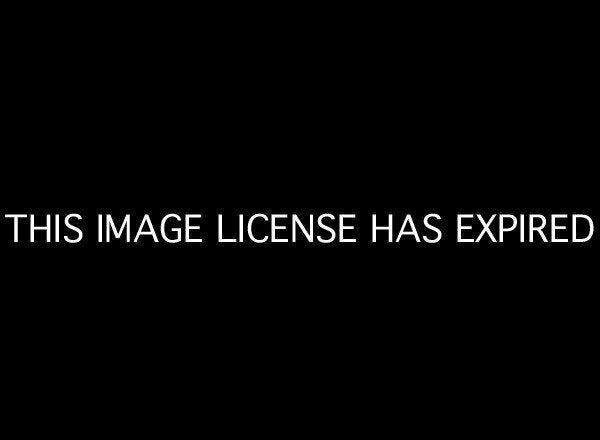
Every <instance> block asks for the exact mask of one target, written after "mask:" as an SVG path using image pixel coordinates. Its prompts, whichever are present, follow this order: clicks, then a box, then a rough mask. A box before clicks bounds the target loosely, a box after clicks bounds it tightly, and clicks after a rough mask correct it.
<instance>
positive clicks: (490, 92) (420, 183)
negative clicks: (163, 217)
mask: <svg viewBox="0 0 600 440" xmlns="http://www.w3.org/2000/svg"><path fill="white" fill-rule="evenodd" d="M52 12H54V13H56V12H57V11H52ZM153 12H157V11H153ZM163 12H164V11H163ZM247 12H248V14H250V13H251V12H252V13H253V14H252V15H248V14H246V12H240V11H239V10H237V9H236V11H228V12H227V13H225V14H224V15H222V14H221V15H216V14H215V13H214V12H207V11H205V12H195V13H193V14H190V15H188V14H185V13H184V12H183V11H181V12H178V13H176V14H175V15H173V16H171V15H167V14H166V13H165V15H164V16H163V14H162V12H161V13H160V14H159V15H160V18H156V16H155V15H152V18H151V17H150V16H147V15H146V14H145V13H141V12H140V11H137V12H136V13H134V14H131V15H130V14H127V15H125V14H124V13H123V12H122V13H119V14H115V15H114V16H112V15H111V16H110V17H107V18H102V19H100V18H99V17H100V16H102V17H104V15H97V14H100V12H97V13H96V12H95V13H94V14H92V15H85V19H83V18H82V16H78V17H77V19H75V18H73V19H65V22H64V23H63V21H62V20H61V21H58V20H50V19H48V17H49V16H46V17H45V16H44V14H43V13H41V14H39V15H40V16H36V17H35V19H34V18H33V15H36V14H34V13H33V12H32V11H29V12H28V14H26V15H25V16H23V17H24V21H19V22H18V24H16V25H15V26H14V29H12V28H11V29H10V30H8V31H7V39H6V44H5V52H4V55H3V66H4V67H3V70H4V72H3V73H4V74H5V79H4V80H3V85H4V87H3V96H4V99H3V109H4V111H3V113H4V114H3V124H2V125H3V133H4V136H3V137H4V142H3V153H2V154H3V160H2V173H1V176H2V177H1V178H2V201H1V202H2V213H3V214H4V213H6V212H27V213H34V212H36V213H42V212H43V213H67V212H79V213H82V214H85V215H86V216H91V215H94V214H95V213H97V212H106V211H109V210H110V211H111V212H127V211H129V212H136V213H143V212H149V213H152V214H154V215H159V214H161V213H165V212H170V211H174V212H179V213H186V212H189V213H202V214H203V215H205V217H206V218H207V219H211V220H212V221H214V216H215V215H216V213H218V212H223V211H226V212H238V211H243V212H267V213H269V212H274V213H282V212H283V213H316V214H318V213H320V212H334V213H336V212H355V213H358V214H359V215H360V216H361V243H360V244H357V245H347V246H346V245H344V246H342V245H334V246H329V247H322V246H321V247H319V246H314V247H311V246H289V245H283V246H275V245H273V246H267V247H260V248H253V247H244V248H231V247H228V248H219V247H217V246H215V245H214V244H213V245H211V244H210V243H209V244H207V245H206V246H198V247H189V246H188V247H185V246H183V247H179V246H178V247H173V248H168V247H158V248H156V247H152V246H139V247H133V246H132V247H129V248H128V247H126V246H125V247H118V246H117V247H98V246H96V245H94V244H93V243H87V244H82V245H80V246H75V247H66V248H65V247H56V246H55V247H53V246H14V245H11V244H10V243H9V242H8V240H7V239H6V238H7V237H6V235H7V231H6V230H5V229H6V225H5V224H4V225H3V234H4V241H3V247H2V253H3V255H4V256H5V257H6V258H4V259H3V263H2V264H3V270H2V273H3V278H4V281H3V286H6V287H3V288H2V292H3V294H2V301H3V303H4V304H3V307H2V311H3V314H4V315H5V319H3V326H4V328H5V331H4V332H3V333H4V338H3V339H4V341H5V344H4V346H5V347H6V348H5V358H6V362H5V365H7V366H8V367H9V371H10V373H9V374H7V375H6V382H7V384H8V385H9V387H10V388H11V389H14V390H15V393H14V394H13V393H11V394H10V395H11V398H10V408H11V414H15V415H18V416H23V415H24V414H25V415H27V414H32V412H31V411H32V410H33V409H37V410H39V411H36V414H37V413H41V414H44V415H46V418H44V420H45V422H44V423H48V424H51V425H56V426H61V427H63V426H64V425H63V424H64V423H66V424H67V425H70V424H72V423H74V422H73V421H74V419H77V420H78V421H83V422H87V423H86V425H87V426H88V427H90V426H98V427H104V428H106V427H107V426H110V425H112V422H114V421H123V420H127V421H132V420H133V421H134V425H135V426H138V427H148V426H150V427H152V428H153V429H158V426H157V425H160V426H162V427H165V428H166V429H167V430H168V431H172V430H174V429H176V428H180V427H181V426H183V425H184V424H183V423H182V422H184V421H191V422H192V423H193V424H195V425H196V424H199V425H201V426H198V427H199V428H202V427H203V426H205V425H204V423H206V422H205V421H206V420H207V419H208V420H209V421H212V422H213V423H214V422H216V423H217V424H218V425H219V426H221V427H222V429H224V430H230V429H239V428H242V429H253V428H255V427H256V428H262V429H265V428H270V429H273V428H274V427H275V426H276V425H278V424H280V423H281V422H283V423H282V424H283V426H284V427H285V429H286V430H285V431H281V432H288V431H295V430H298V429H306V430H308V432H314V431H313V430H312V429H314V428H312V427H313V426H315V422H317V423H318V422H323V421H328V422H330V423H329V426H330V428H329V429H331V430H332V431H331V432H337V430H340V429H344V428H350V429H353V430H354V429H356V430H358V429H359V428H363V429H365V432H369V433H372V432H373V430H375V429H383V428H384V427H386V426H387V425H389V424H390V423H391V425H392V426H395V427H396V428H402V427H404V426H406V427H408V425H405V424H404V423H405V422H402V421H405V420H407V419H408V420H410V421H412V422H413V423H416V424H417V425H419V426H421V427H422V428H423V429H425V430H431V429H440V428H441V429H448V430H449V429H455V428H461V429H465V428H467V427H469V428H471V429H474V428H475V425H477V424H479V423H482V424H483V425H484V426H485V427H486V428H487V429H488V430H498V429H507V430H509V432H512V431H510V430H511V429H512V428H511V427H512V426H514V423H515V422H523V421H525V420H528V421H532V420H533V421H534V423H532V424H531V426H532V428H533V429H541V427H552V428H553V429H554V428H555V429H558V427H559V426H557V425H561V426H563V427H565V428H567V429H569V430H571V429H573V426H574V425H573V423H574V422H573V420H574V419H573V418H572V416H574V415H576V416H577V418H578V422H577V425H578V426H581V422H582V421H583V420H584V419H585V418H586V414H588V413H589V408H588V406H587V404H586V398H587V397H589V396H590V395H592V392H593V390H594V389H595V385H594V381H593V380H592V374H591V373H592V371H593V370H594V368H595V366H597V363H595V361H592V359H593V358H594V356H593V349H594V346H593V341H594V340H595V338H596V336H597V329H598V326H597V321H596V320H595V314H596V311H597V304H596V301H595V299H594V297H593V295H594V293H595V291H596V290H597V288H596V287H595V283H594V282H593V281H595V278H594V269H595V266H596V264H597V263H596V262H597V237H595V238H594V241H593V243H588V244H585V245H562V244H558V245H552V246H550V245H515V244H507V245H505V246H489V245H481V246H460V245H458V244H456V243H455V234H454V224H453V219H454V216H455V215H456V214H457V213H461V212H477V213H512V214H519V213H545V214H549V213H584V214H588V215H591V216H592V217H593V218H594V219H595V221H596V224H597V208H596V207H595V205H596V203H595V200H596V198H595V195H594V193H593V188H595V187H596V186H597V183H596V180H597V179H595V167H594V160H593V158H592V154H593V151H592V148H593V146H594V145H597V135H596V132H595V130H594V129H595V123H596V122H595V121H596V119H597V116H598V115H597V108H596V107H595V105H596V104H595V102H596V101H597V85H596V84H595V82H594V81H593V78H596V77H597V69H596V67H595V66H594V64H593V61H594V60H593V54H594V51H593V49H594V46H593V45H592V42H593V40H592V39H591V33H592V32H593V29H591V28H590V27H588V26H587V24H586V23H584V22H583V21H582V19H581V17H580V16H577V17H575V18H569V17H568V16H567V15H564V16H562V17H561V19H560V20H558V19H556V18H553V19H552V20H550V19H549V18H547V17H546V18H544V17H542V16H541V14H540V13H539V11H538V13H535V14H532V15H527V17H526V18H525V13H524V11H521V13H520V14H516V15H514V16H513V15H511V14H509V16H506V15H504V14H501V13H500V11H495V12H494V13H487V12H484V11H481V12H480V15H477V14H478V13H476V12H475V11H469V14H466V12H467V11H445V12H441V11H427V12H425V13H420V14H416V13H414V12H412V11H404V12H397V11H394V12H393V13H392V12H385V11H380V12H376V13H374V14H371V13H369V14H367V13H366V11H353V12H354V14H352V15H347V14H346V13H344V14H338V13H332V14H330V15H329V14H328V15H327V17H326V18H325V14H324V11H321V13H319V14H308V16H307V15H306V14H303V13H301V12H300V11H295V12H294V13H284V12H283V11H281V12H280V13H276V12H274V11H272V10H270V11H269V13H268V14H267V13H266V12H265V11H262V12H261V11H255V10H253V11H247ZM305 12H306V11H305ZM446 12H448V13H449V12H452V13H453V14H454V15H446ZM69 13H70V14H73V13H74V12H73V11H70V12H69ZM75 14H77V13H75ZM272 14H273V15H272ZM278 14H280V15H278ZM470 14H474V15H470ZM561 15H562V14H561ZM62 16H63V18H65V17H66V16H65V15H62ZM184 16H185V19H184ZM357 16H358V17H357ZM69 17H70V15H69ZM257 17H260V19H259V18H257ZM557 20H558V21H557ZM429 212H437V213H440V214H441V215H442V216H443V217H444V219H445V228H444V234H445V237H444V240H443V242H442V243H441V244H439V245H436V246H414V245H411V244H410V243H406V244H402V245H398V246H389V247H375V246H372V245H370V244H369V243H368V241H369V240H368V238H369V234H368V225H369V223H368V219H369V216H370V214H371V213H378V214H387V213H395V214H398V215H401V214H405V213H413V214H423V213H429ZM207 221H209V220H207ZM363 229H367V230H366V233H365V231H364V230H363ZM55 411H56V412H58V413H61V414H62V416H61V417H54V416H53V415H52V414H53V413H54V412H55ZM25 417H26V416H25ZM40 417H41V416H40ZM172 417H174V418H172ZM40 420H41V419H40ZM51 425H48V426H51ZM26 426H27V425H26ZM134 429H140V428H135V427H134Z"/></svg>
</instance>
